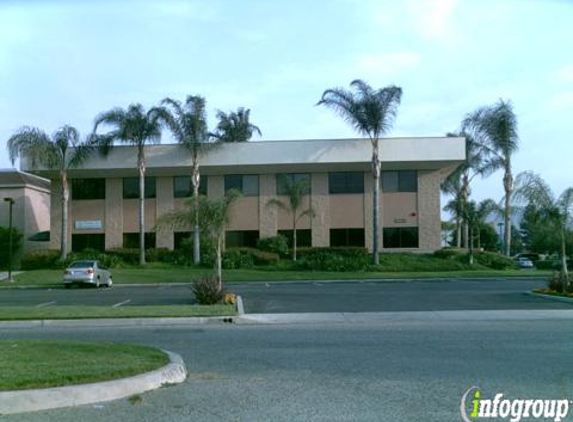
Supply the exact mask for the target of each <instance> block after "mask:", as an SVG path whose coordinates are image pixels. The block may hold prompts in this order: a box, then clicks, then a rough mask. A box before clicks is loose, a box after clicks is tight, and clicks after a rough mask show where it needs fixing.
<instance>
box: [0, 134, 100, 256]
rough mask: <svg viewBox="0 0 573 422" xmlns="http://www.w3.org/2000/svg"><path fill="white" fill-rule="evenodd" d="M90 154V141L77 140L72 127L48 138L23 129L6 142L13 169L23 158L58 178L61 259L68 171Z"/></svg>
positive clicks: (65, 235) (65, 252)
mask: <svg viewBox="0 0 573 422" xmlns="http://www.w3.org/2000/svg"><path fill="white" fill-rule="evenodd" d="M92 150H93V146H92V143H91V140H90V139H89V138H88V139H86V140H85V141H83V142H82V141H81V140H80V134H79V132H78V130H77V129H76V128H74V127H72V126H63V127H61V128H60V129H58V130H57V131H56V132H55V133H54V134H53V135H52V136H51V137H50V136H48V135H47V134H46V133H45V132H43V131H42V130H40V129H38V128H35V127H23V128H21V129H19V130H18V131H17V132H16V133H15V134H14V135H12V136H11V137H10V139H8V153H9V155H10V160H11V161H12V165H13V164H14V162H15V161H16V158H18V157H22V156H23V157H26V158H27V159H28V160H29V161H30V164H31V166H32V168H34V167H36V166H37V165H39V166H43V167H45V168H46V169H48V170H57V171H58V172H59V175H60V182H61V185H62V186H61V190H60V200H61V204H62V227H61V240H60V259H61V260H62V261H64V260H65V259H66V257H67V256H68V249H69V248H68V202H69V198H70V188H69V182H68V170H69V169H71V168H74V167H77V166H79V165H80V164H81V163H82V162H84V161H85V159H86V158H87V156H88V155H89V153H90V152H91V151H92Z"/></svg>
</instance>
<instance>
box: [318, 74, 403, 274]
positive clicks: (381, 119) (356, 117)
mask: <svg viewBox="0 0 573 422" xmlns="http://www.w3.org/2000/svg"><path fill="white" fill-rule="evenodd" d="M350 87H351V90H345V89H343V88H332V89H327V90H326V91H324V93H323V94H322V98H321V100H320V101H319V102H318V103H317V105H325V106H327V107H329V108H332V109H333V110H334V111H335V112H337V113H338V114H339V115H340V116H341V117H342V119H344V120H345V121H346V122H347V123H349V124H350V125H351V126H352V127H353V128H354V129H355V130H356V131H357V132H358V133H360V134H362V135H363V136H367V137H368V138H369V139H370V142H371V144H372V176H373V178H374V187H373V198H372V199H373V204H372V226H373V227H372V231H373V244H372V257H373V262H374V264H378V262H379V259H378V252H379V245H378V232H379V228H378V225H379V214H380V204H379V200H378V197H379V192H380V173H381V163H380V157H379V150H380V148H379V142H378V141H379V140H380V138H381V137H383V136H384V135H386V134H387V133H388V132H389V131H390V129H391V128H392V124H393V123H394V119H395V117H396V114H397V112H398V105H399V104H400V101H401V99H402V88H400V87H397V86H394V85H391V86H387V87H385V88H380V89H378V90H375V89H373V88H372V87H371V86H370V85H368V84H367V83H366V82H364V81H362V80H360V79H356V80H354V81H352V82H351V83H350Z"/></svg>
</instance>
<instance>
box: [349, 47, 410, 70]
mask: <svg viewBox="0 0 573 422" xmlns="http://www.w3.org/2000/svg"><path fill="white" fill-rule="evenodd" d="M419 63H420V56H419V55H418V54H416V53H409V52H403V53H386V54H378V55H374V54H368V55H365V56H362V57H361V58H360V59H359V62H358V66H357V67H358V70H359V71H366V72H376V73H383V74H396V73H400V72H403V71H405V70H408V69H411V68H413V67H416V66H417V65H418V64H419Z"/></svg>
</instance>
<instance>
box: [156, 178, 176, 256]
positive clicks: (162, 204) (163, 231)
mask: <svg viewBox="0 0 573 422" xmlns="http://www.w3.org/2000/svg"><path fill="white" fill-rule="evenodd" d="M155 185H156V190H155V192H156V199H155V221H156V222H157V220H158V219H159V218H161V216H162V215H164V214H166V213H168V212H169V211H173V177H156V178H155ZM173 243H174V236H173V230H171V229H169V228H158V229H156V232H155V245H156V246H157V247H158V248H167V249H173Z"/></svg>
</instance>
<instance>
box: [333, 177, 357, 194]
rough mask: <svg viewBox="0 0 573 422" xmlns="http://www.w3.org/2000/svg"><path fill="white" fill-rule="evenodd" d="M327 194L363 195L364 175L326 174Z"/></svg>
mask: <svg viewBox="0 0 573 422" xmlns="http://www.w3.org/2000/svg"><path fill="white" fill-rule="evenodd" d="M328 192H329V193H331V194H337V193H364V173H361V172H356V173H354V172H344V173H328Z"/></svg>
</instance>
